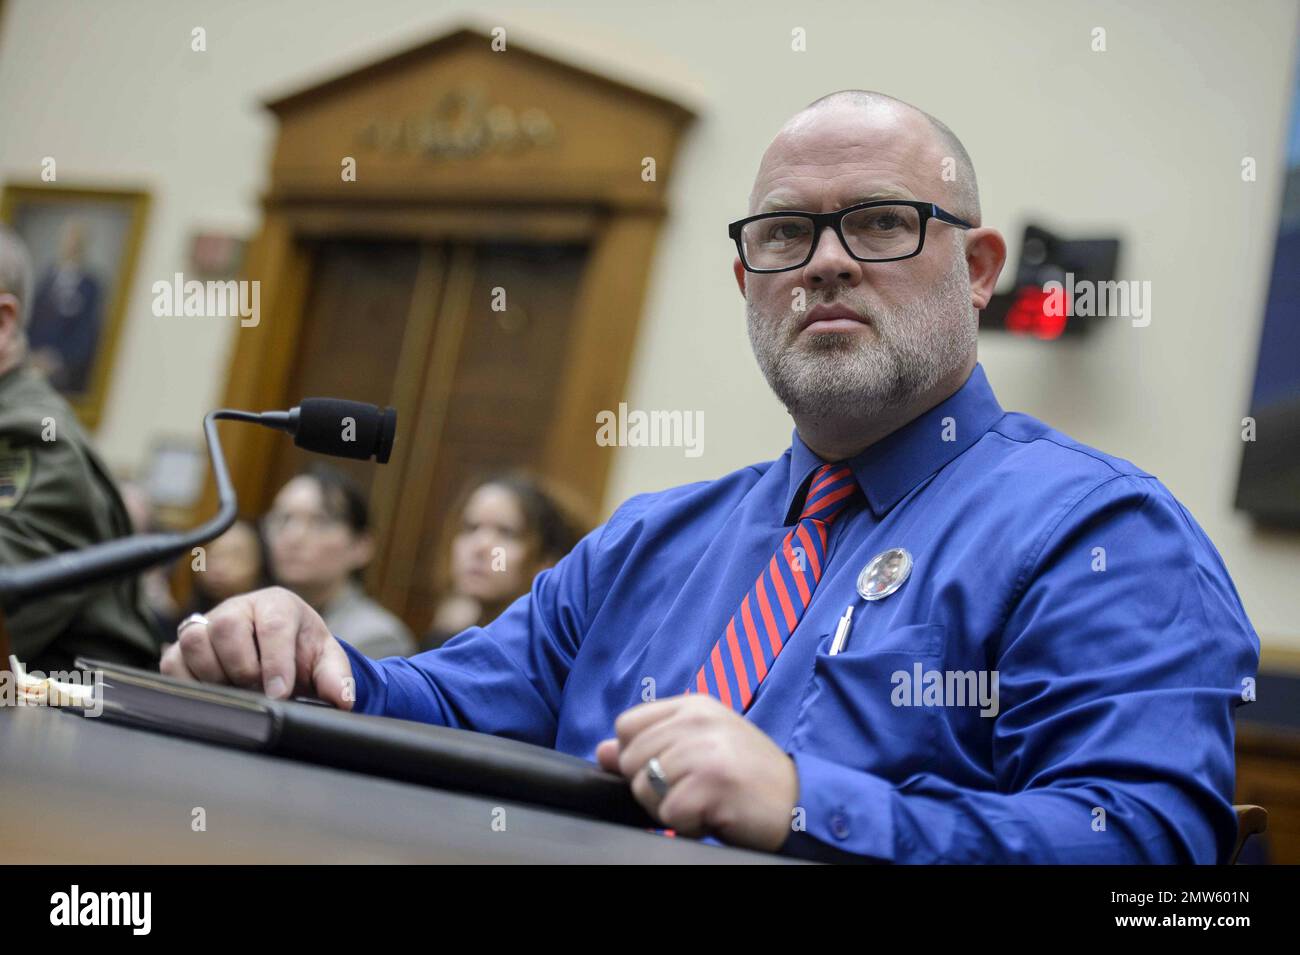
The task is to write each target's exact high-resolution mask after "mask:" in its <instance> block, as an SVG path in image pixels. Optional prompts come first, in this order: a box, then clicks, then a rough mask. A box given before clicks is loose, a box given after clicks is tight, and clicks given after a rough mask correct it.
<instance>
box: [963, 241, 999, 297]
mask: <svg viewBox="0 0 1300 955" xmlns="http://www.w3.org/2000/svg"><path fill="white" fill-rule="evenodd" d="M1006 262H1007V241H1006V239H1004V238H1002V233H1001V232H999V231H998V230H997V229H989V228H979V229H970V230H968V231H967V233H966V265H967V268H969V270H970V294H971V304H972V305H974V306H975V307H976V308H980V309H982V308H984V307H985V306H986V305H988V303H989V299H990V298H992V297H993V289H994V287H995V286H996V285H997V284H998V276H999V275H1001V274H1002V266H1004V265H1005V264H1006Z"/></svg>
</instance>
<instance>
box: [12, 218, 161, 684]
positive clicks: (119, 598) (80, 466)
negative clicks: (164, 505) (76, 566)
mask: <svg viewBox="0 0 1300 955" xmlns="http://www.w3.org/2000/svg"><path fill="white" fill-rule="evenodd" d="M31 294H32V267H31V260H30V258H29V257H28V254H27V250H26V248H25V247H24V245H23V243H22V240H21V239H19V238H18V236H17V235H16V234H14V233H13V232H12V231H11V230H9V229H6V228H4V227H2V226H0V565H3V566H12V565H14V564H24V563H28V562H30V561H34V560H39V559H41V558H43V557H50V556H52V555H54V554H60V553H67V552H70V551H75V550H79V549H81V548H83V547H89V546H90V545H92V544H99V543H102V542H104V541H108V540H113V539H114V538H118V537H126V536H129V535H130V534H131V520H130V518H129V517H128V516H127V512H126V507H125V505H124V504H123V503H122V497H121V495H120V494H119V493H118V490H117V487H116V485H115V484H114V483H113V479H112V477H111V476H110V475H109V473H108V469H107V468H106V467H105V466H104V463H103V462H102V461H101V460H100V459H99V455H98V454H96V453H95V451H94V449H93V448H92V447H91V445H90V441H89V439H88V438H87V437H86V434H85V432H84V431H82V430H81V425H80V424H79V423H78V422H77V418H76V415H75V414H74V413H73V411H72V409H71V408H70V407H69V406H68V403H67V402H66V401H64V400H63V398H61V397H60V396H59V395H58V393H57V392H56V391H55V390H54V388H52V387H51V386H50V383H49V382H48V381H47V380H46V378H45V376H44V375H43V374H42V373H41V372H40V371H38V370H37V369H36V368H35V367H33V365H32V362H31V360H30V358H29V355H28V349H29V345H28V340H27V321H28V314H29V311H30V310H29V307H28V302H29V299H30V296H31ZM5 623H6V627H7V630H8V633H9V639H10V641H11V642H10V652H11V653H13V654H14V655H15V656H17V657H18V659H19V660H20V661H22V663H23V664H25V665H26V666H27V668H28V669H29V670H40V671H42V672H45V673H49V672H54V671H68V670H71V669H72V668H73V667H72V663H73V660H74V659H75V658H76V657H77V656H79V655H85V656H87V657H93V658H95V659H99V660H105V661H108V662H112V663H125V664H129V665H134V666H143V667H154V666H156V665H157V662H158V657H159V653H160V650H161V644H162V641H161V639H160V638H159V636H158V634H157V633H156V632H155V630H154V626H153V623H152V621H151V620H150V617H149V612H148V610H147V608H146V607H145V605H144V603H143V601H142V599H141V596H140V587H139V581H138V580H137V579H136V578H134V577H129V578H125V579H120V580H113V581H109V582H107V583H102V584H97V585H95V586H91V587H82V588H79V589H77V590H73V591H65V592H63V593H58V594H52V595H49V596H45V597H42V598H41V599H40V600H38V601H34V602H31V603H28V604H26V605H24V606H21V607H19V609H18V610H17V612H16V613H11V614H9V615H8V619H7V620H6V621H5Z"/></svg>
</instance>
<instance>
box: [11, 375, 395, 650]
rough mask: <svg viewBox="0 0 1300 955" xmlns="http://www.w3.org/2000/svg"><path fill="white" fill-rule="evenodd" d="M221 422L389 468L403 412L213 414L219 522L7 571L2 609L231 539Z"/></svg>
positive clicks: (333, 407) (322, 403)
mask: <svg viewBox="0 0 1300 955" xmlns="http://www.w3.org/2000/svg"><path fill="white" fill-rule="evenodd" d="M218 421H248V422H252V423H254V424H260V425H263V426H264V427H269V428H275V429H277V430H280V431H287V432H288V433H289V434H292V435H293V439H294V444H296V445H298V447H300V448H304V449H306V450H308V451H315V452H319V453H323V454H333V455H337V456H339V457H346V458H357V459H360V460H363V461H365V460H369V459H370V458H372V457H373V458H375V460H377V461H378V462H379V463H380V464H385V463H387V461H388V456H389V455H390V454H391V453H392V450H393V438H394V436H395V434H396V432H397V412H396V411H395V410H394V409H393V408H384V409H382V410H381V409H379V408H378V407H377V406H375V405H369V404H365V403H364V402H360V401H345V400H343V399H340V398H306V399H304V400H303V401H302V403H301V404H300V405H298V407H296V408H292V409H290V410H289V411H266V412H263V413H261V414H256V413H254V412H251V411H232V410H230V409H222V410H219V411H211V412H209V413H208V414H207V415H205V416H204V418H203V433H204V437H205V438H206V439H207V443H208V457H209V459H210V460H211V464H212V475H213V478H214V479H215V480H216V484H217V501H218V503H219V505H220V506H219V508H218V510H217V514H216V516H215V517H213V518H212V519H211V520H209V521H207V522H206V523H204V524H201V525H200V526H198V527H196V528H194V529H193V530H190V531H180V532H172V533H166V534H137V535H133V536H131V537H120V538H117V539H115V540H110V541H104V542H103V543H100V544H95V545H93V546H91V547H86V548H83V549H82V550H79V551H65V552H63V553H59V554H52V555H51V556H49V557H44V558H42V559H41V560H36V561H31V562H30V563H26V564H19V565H17V566H15V567H0V609H3V611H4V612H5V613H9V614H11V613H13V612H14V611H15V610H16V609H17V608H18V606H19V604H20V603H21V602H24V601H30V600H33V599H35V598H37V597H42V596H45V595H47V594H52V593H58V592H60V591H63V590H70V589H73V588H79V587H89V586H91V585H92V584H98V583H102V582H103V581H105V580H112V579H114V578H117V577H124V576H126V575H128V574H133V573H139V572H140V571H142V570H145V569H147V568H149V567H152V566H154V565H155V564H161V563H163V562H165V561H168V560H171V559H173V558H175V557H178V556H180V555H181V554H183V553H185V552H186V551H188V550H189V549H190V548H191V547H196V546H198V545H199V544H205V543H207V542H208V541H210V540H212V539H213V538H214V537H219V536H221V535H222V534H224V533H225V532H226V531H227V530H228V529H229V528H230V525H231V524H233V523H235V518H236V517H237V516H238V514H239V505H238V502H237V501H236V499H235V487H234V485H233V484H231V482H230V472H229V471H228V470H227V469H226V458H225V455H224V454H223V453H222V450H221V441H220V439H219V438H218V436H217V422H218ZM2 662H3V661H0V663H2Z"/></svg>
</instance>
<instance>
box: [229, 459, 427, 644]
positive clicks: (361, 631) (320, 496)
mask: <svg viewBox="0 0 1300 955" xmlns="http://www.w3.org/2000/svg"><path fill="white" fill-rule="evenodd" d="M262 528H263V532H264V533H265V535H266V544H267V550H268V553H269V554H270V557H271V576H272V577H273V578H274V580H275V582H276V583H278V584H280V585H281V586H283V587H286V588H288V589H289V590H292V591H293V592H294V593H296V594H297V595H298V596H299V597H301V598H302V599H303V600H305V601H306V602H307V603H308V604H309V605H311V607H312V609H314V610H315V611H316V612H317V613H319V614H320V615H321V617H322V618H323V619H324V621H325V624H326V626H328V627H329V629H330V632H331V633H339V634H347V639H348V641H349V642H350V643H351V644H352V645H353V646H355V647H356V648H357V649H358V650H360V651H361V652H362V653H364V654H365V655H366V656H369V657H372V658H374V659H379V658H381V657H389V656H406V655H409V654H411V653H414V652H415V639H414V638H413V637H412V636H411V632H410V630H408V629H407V628H406V625H405V624H404V623H402V621H401V620H399V619H398V618H397V617H396V616H394V615H393V614H391V613H389V612H388V611H387V610H385V609H384V608H383V607H381V606H380V605H379V604H378V603H376V602H375V601H373V600H371V599H370V598H369V597H368V596H366V593H365V591H364V590H363V589H362V586H361V583H360V576H361V572H362V570H364V569H365V567H366V565H367V564H369V563H370V558H371V557H372V556H373V553H374V540H373V538H372V537H371V536H370V517H369V509H368V508H367V506H366V498H365V495H364V494H363V493H362V491H361V488H360V487H358V486H357V484H356V482H354V481H353V480H352V479H351V478H349V477H348V476H347V475H346V474H344V473H343V472H342V471H339V470H337V469H336V468H332V467H330V466H329V465H326V464H313V465H311V466H310V467H309V468H307V469H306V470H304V471H303V472H302V473H300V474H298V475H297V476H296V477H294V478H293V479H292V480H290V481H289V483H288V484H286V485H285V486H284V487H283V488H281V489H280V493H279V494H277V495H276V496H275V501H274V502H273V503H272V505H271V510H270V511H268V512H267V514H266V516H265V517H264V518H263V519H262ZM241 589H243V588H241Z"/></svg>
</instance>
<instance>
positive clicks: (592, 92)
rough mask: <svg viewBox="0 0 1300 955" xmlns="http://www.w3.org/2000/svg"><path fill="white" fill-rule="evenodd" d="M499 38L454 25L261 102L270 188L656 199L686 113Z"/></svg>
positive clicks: (281, 191)
mask: <svg viewBox="0 0 1300 955" xmlns="http://www.w3.org/2000/svg"><path fill="white" fill-rule="evenodd" d="M502 40H503V38H502V37H500V36H497V37H493V36H491V35H489V34H487V33H481V32H479V31H477V30H472V29H462V30H457V31H455V32H453V33H450V34H448V35H446V36H443V37H441V38H439V39H436V40H434V41H432V42H429V43H425V44H423V45H422V46H419V47H416V48H414V49H411V50H408V51H406V52H404V53H400V54H397V55H396V56H392V57H389V58H387V59H384V60H381V61H379V62H377V63H373V64H371V65H369V66H366V67H363V68H361V69H357V70H353V71H351V72H349V73H346V74H344V75H342V76H338V77H335V78H334V79H330V80H327V81H325V82H323V83H320V84H318V85H316V86H313V87H310V88H308V89H305V90H302V91H300V92H298V93H294V94H292V95H290V96H286V97H283V98H280V99H278V100H275V101H273V102H271V103H268V104H267V105H268V107H269V108H270V109H271V110H272V111H273V112H275V113H276V115H277V116H278V117H279V119H280V122H281V130H280V136H279V140H278V144H277V148H276V154H275V160H274V163H273V166H272V194H273V195H280V196H293V195H301V194H314V195H319V194H321V193H325V194H330V195H337V196H339V197H340V198H343V197H348V196H351V197H363V196H364V197H369V198H374V197H377V196H378V197H383V196H386V195H392V196H397V195H400V196H404V197H409V196H411V195H412V194H424V195H428V196H430V197H438V198H443V199H448V200H471V201H472V200H474V199H476V198H479V197H482V198H484V199H496V200H500V199H503V198H510V197H516V198H519V199H524V200H529V201H547V200H556V201H568V200H582V201H593V202H605V203H611V204H615V205H628V204H648V205H655V206H657V205H659V204H660V203H661V202H662V198H661V197H662V189H663V184H664V182H665V180H666V176H667V173H668V171H669V169H670V166H671V163H672V159H673V154H674V152H675V150H676V145H677V140H678V137H679V135H680V133H681V130H682V129H683V128H684V127H685V125H686V124H687V123H689V121H690V120H691V118H692V115H691V113H690V112H689V111H688V110H687V109H685V108H684V107H683V106H681V105H679V104H677V103H674V102H672V101H670V100H667V99H664V98H663V97H660V96H657V95H655V94H652V93H649V92H646V91H644V90H640V89H637V88H635V87H632V86H629V85H627V84H625V83H622V82H619V81H616V80H612V79H610V78H608V77H604V76H600V75H598V74H595V73H592V72H590V71H588V70H585V69H581V68H578V67H575V66H572V65H570V64H567V63H563V62H561V61H559V60H556V59H553V58H551V57H548V56H545V55H542V54H540V53H536V52H533V51H531V50H528V49H526V48H525V47H521V46H519V45H518V44H517V43H516V42H515V41H514V40H513V39H512V38H509V37H506V38H504V40H505V42H504V43H503V42H502ZM348 159H350V160H352V161H353V162H354V163H355V181H345V177H344V176H343V174H342V171H343V168H344V164H345V161H346V160H348ZM647 159H649V160H653V165H654V175H653V177H652V178H651V177H647V175H645V170H646V168H647V163H646V160H647Z"/></svg>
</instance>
